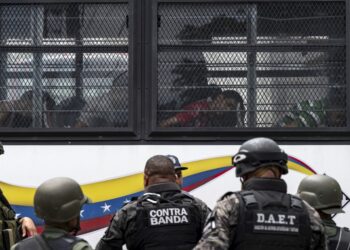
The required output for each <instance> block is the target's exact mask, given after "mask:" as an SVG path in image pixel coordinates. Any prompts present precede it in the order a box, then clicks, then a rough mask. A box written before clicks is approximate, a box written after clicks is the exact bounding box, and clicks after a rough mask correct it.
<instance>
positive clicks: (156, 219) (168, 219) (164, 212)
mask: <svg viewBox="0 0 350 250" xmlns="http://www.w3.org/2000/svg"><path fill="white" fill-rule="evenodd" d="M147 214H148V219H149V225H150V226H163V225H183V224H189V223H190V212H189V210H188V208H186V207H167V208H158V209H150V210H148V213H147Z"/></svg>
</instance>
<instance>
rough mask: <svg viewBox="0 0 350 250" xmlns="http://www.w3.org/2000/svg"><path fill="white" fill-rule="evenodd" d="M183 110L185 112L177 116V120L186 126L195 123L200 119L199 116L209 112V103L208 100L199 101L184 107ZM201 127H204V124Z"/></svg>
mask: <svg viewBox="0 0 350 250" xmlns="http://www.w3.org/2000/svg"><path fill="white" fill-rule="evenodd" d="M183 110H184V111H182V112H180V113H178V114H176V119H177V120H178V121H179V123H180V124H185V123H187V122H190V121H193V120H194V119H196V118H198V116H199V115H200V114H201V113H203V111H208V110H209V103H208V100H199V101H196V102H192V103H190V104H188V105H186V106H184V107H183ZM186 110H188V111H186ZM201 125H202V126H203V124H201Z"/></svg>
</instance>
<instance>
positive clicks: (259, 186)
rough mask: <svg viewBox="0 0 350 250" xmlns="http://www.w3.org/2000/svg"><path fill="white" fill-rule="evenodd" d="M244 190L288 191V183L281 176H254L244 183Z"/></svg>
mask: <svg viewBox="0 0 350 250" xmlns="http://www.w3.org/2000/svg"><path fill="white" fill-rule="evenodd" d="M242 190H256V191H260V190H261V191H276V192H282V193H286V192H287V184H286V182H285V181H284V180H282V179H279V178H258V177H252V178H249V179H248V180H246V181H245V182H244V183H243V186H242Z"/></svg>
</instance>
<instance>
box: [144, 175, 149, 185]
mask: <svg viewBox="0 0 350 250" xmlns="http://www.w3.org/2000/svg"><path fill="white" fill-rule="evenodd" d="M148 183H149V176H148V175H147V174H144V175H143V186H144V187H147V186H148Z"/></svg>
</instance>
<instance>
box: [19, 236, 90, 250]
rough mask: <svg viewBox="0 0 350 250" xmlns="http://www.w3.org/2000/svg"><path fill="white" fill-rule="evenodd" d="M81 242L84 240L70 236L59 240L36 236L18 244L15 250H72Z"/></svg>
mask: <svg viewBox="0 0 350 250" xmlns="http://www.w3.org/2000/svg"><path fill="white" fill-rule="evenodd" d="M80 241H84V240H83V239H80V238H77V237H74V236H70V235H64V236H62V237H60V238H57V239H45V238H44V237H43V236H42V235H36V236H34V237H32V238H28V239H25V240H23V241H21V242H20V243H18V244H17V246H16V248H15V250H22V249H23V250H28V249H33V250H34V249H35V250H56V249H57V250H72V249H73V247H74V245H76V244H77V243H78V242H80Z"/></svg>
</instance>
